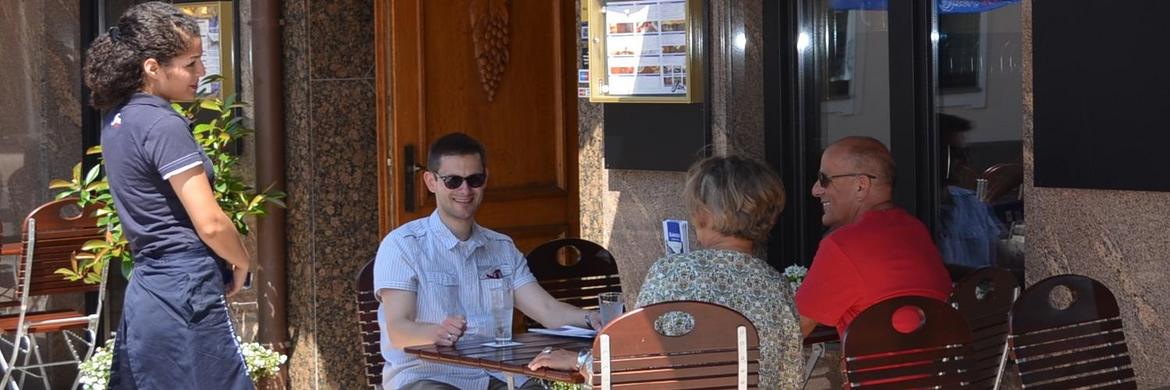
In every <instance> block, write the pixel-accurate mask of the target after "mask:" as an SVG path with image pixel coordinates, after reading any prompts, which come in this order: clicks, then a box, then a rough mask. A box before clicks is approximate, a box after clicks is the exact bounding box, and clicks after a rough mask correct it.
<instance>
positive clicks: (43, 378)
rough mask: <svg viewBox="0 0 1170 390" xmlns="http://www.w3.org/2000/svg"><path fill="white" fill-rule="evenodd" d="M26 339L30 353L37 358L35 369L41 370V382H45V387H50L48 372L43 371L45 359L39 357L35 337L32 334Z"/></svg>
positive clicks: (38, 348) (39, 353)
mask: <svg viewBox="0 0 1170 390" xmlns="http://www.w3.org/2000/svg"><path fill="white" fill-rule="evenodd" d="M46 337H47V336H46ZM28 340H29V348H31V349H32V355H33V357H34V358H35V359H36V360H37V366H38V367H37V370H38V371H40V372H41V382H43V383H44V384H45V388H46V389H52V388H53V386H52V385H51V384H49V373H48V372H46V371H45V359H43V358H42V357H41V348H40V346H38V345H37V337H36V336H35V335H32V336H29V338H28Z"/></svg>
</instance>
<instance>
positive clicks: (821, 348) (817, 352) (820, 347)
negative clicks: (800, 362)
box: [800, 343, 825, 389]
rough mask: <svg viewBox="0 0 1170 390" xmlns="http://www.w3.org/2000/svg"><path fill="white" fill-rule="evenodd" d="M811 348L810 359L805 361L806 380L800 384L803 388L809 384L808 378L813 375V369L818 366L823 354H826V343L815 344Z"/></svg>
mask: <svg viewBox="0 0 1170 390" xmlns="http://www.w3.org/2000/svg"><path fill="white" fill-rule="evenodd" d="M811 348H812V350H811V351H809V353H808V360H807V361H805V362H804V381H803V382H801V384H800V388H801V389H804V388H805V387H806V386H808V378H810V377H812V373H813V369H816V368H817V362H818V361H820V360H821V356H824V355H825V343H816V344H813V345H812V346H811Z"/></svg>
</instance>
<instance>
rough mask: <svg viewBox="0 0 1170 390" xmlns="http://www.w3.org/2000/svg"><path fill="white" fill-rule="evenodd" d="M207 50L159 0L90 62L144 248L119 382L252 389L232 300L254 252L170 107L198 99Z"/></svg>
mask: <svg viewBox="0 0 1170 390" xmlns="http://www.w3.org/2000/svg"><path fill="white" fill-rule="evenodd" d="M202 54H203V46H202V43H201V42H200V36H199V27H198V25H196V24H195V21H194V20H192V19H191V18H190V17H188V16H186V15H184V14H183V13H182V11H180V10H179V9H178V8H175V7H174V6H172V5H169V4H165V3H160V2H150V3H144V4H139V5H136V6H134V7H131V8H130V9H129V10H127V11H126V13H125V14H123V15H122V17H121V19H120V20H119V21H118V25H117V26H114V27H111V28H110V29H109V31H108V32H106V33H105V34H102V35H101V36H99V37H98V38H97V39H96V40H95V41H94V42H93V44H92V45H91V47H90V49H89V53H88V56H87V59H86V64H85V84H86V85H87V86H89V88H90V89H91V90H92V91H93V94H92V96H91V97H92V99H93V102H92V103H93V106H94V107H96V108H98V109H100V110H105V111H106V115H105V117H104V119H103V125H102V151H103V153H102V154H103V156H104V158H105V168H106V179H107V180H108V182H109V184H110V192H111V193H113V197H114V204H115V205H116V206H117V209H118V217H119V218H121V222H122V229H123V234H124V235H125V236H126V238H127V239H128V240H129V241H130V249H131V250H132V251H133V253H134V274H133V276H132V277H131V279H130V285H129V286H128V287H127V288H126V297H125V303H124V306H123V310H122V321H121V323H120V324H119V326H118V333H117V338H116V341H115V345H114V362H113V366H112V373H111V375H110V384H109V388H110V389H164V388H165V389H168V390H178V389H252V382H251V380H250V379H249V378H248V372H247V368H246V367H245V365H244V359H243V355H242V354H241V353H240V347H239V344H238V343H237V342H236V339H235V334H234V332H233V331H232V325H231V322H230V320H229V317H228V314H227V307H226V305H225V304H224V295H225V294H226V295H227V296H231V295H233V294H235V293H236V292H237V291H239V289H240V287H241V285H242V284H243V281H244V278H245V276H246V274H247V270H248V254H247V252H246V251H245V249H244V246H243V244H242V243H241V241H240V235H239V233H238V232H236V229H235V226H233V225H232V222H231V220H229V219H228V217H227V215H225V214H224V212H223V210H221V209H220V208H219V204H218V203H217V202H216V200H215V195H214V194H213V193H212V190H211V189H212V185H213V182H214V180H215V177H214V174H213V171H212V165H211V160H210V159H208V157H207V155H206V154H205V153H204V152H203V149H202V148H201V147H200V146H199V144H197V143H196V142H195V138H194V137H193V136H192V135H191V130H190V123H189V122H188V121H187V119H185V118H183V117H182V116H180V115H179V114H178V113H176V112H175V111H174V110H173V109H171V101H175V100H191V99H194V98H195V90H196V87H198V83H199V79H200V78H201V77H203V75H204V73H205V72H204V69H203V62H202V61H201V59H200V57H201V56H202ZM225 261H226V263H225ZM229 266H234V268H235V272H234V273H233V272H232V271H231V270H230V269H229V268H228V267H229Z"/></svg>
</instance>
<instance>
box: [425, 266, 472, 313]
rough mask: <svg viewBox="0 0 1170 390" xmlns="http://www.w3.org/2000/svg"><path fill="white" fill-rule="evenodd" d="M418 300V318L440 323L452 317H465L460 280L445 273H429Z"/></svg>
mask: <svg viewBox="0 0 1170 390" xmlns="http://www.w3.org/2000/svg"><path fill="white" fill-rule="evenodd" d="M424 279H425V283H424V284H423V286H422V288H420V289H419V291H420V292H421V293H420V295H419V299H418V318H419V319H420V320H422V321H426V322H439V321H442V320H443V319H444V318H447V316H450V315H465V314H464V311H463V305H462V304H461V299H460V297H461V294H460V291H459V279H458V278H456V277H455V275H452V274H449V273H445V272H427V273H426V274H425V275H424Z"/></svg>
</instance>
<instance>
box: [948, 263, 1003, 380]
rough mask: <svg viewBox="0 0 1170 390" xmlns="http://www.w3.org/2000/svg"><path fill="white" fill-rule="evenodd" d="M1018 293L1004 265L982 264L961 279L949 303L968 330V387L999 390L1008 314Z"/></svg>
mask: <svg viewBox="0 0 1170 390" xmlns="http://www.w3.org/2000/svg"><path fill="white" fill-rule="evenodd" d="M1019 295H1020V286H1019V285H1018V284H1016V277H1015V276H1014V275H1012V273H1011V272H1008V271H1007V270H1005V269H1003V268H996V267H985V268H980V269H978V270H976V271H975V272H973V273H971V274H969V275H967V277H965V278H964V279H963V280H960V281H959V283H958V284H957V285H955V289H954V291H952V292H951V296H950V299H949V300H950V302H951V306H954V307H955V309H957V310H958V311H959V314H961V315H963V318H964V319H966V320H967V325H968V326H969V327H970V329H971V337H972V339H973V340H974V341H973V342H972V343H971V355H970V357H969V359H970V364H971V367H972V371H971V386H972V387H974V388H977V389H996V390H997V389H999V386H1000V383H1001V382H1002V378H1003V373H1004V367H1005V365H1006V364H1007V357H1008V350H1009V347H1008V342H1007V336H1008V329H1009V326H1008V317H1009V316H1008V314H1009V313H1010V312H1011V310H1012V304H1013V303H1015V301H1016V297H1018V296H1019Z"/></svg>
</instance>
